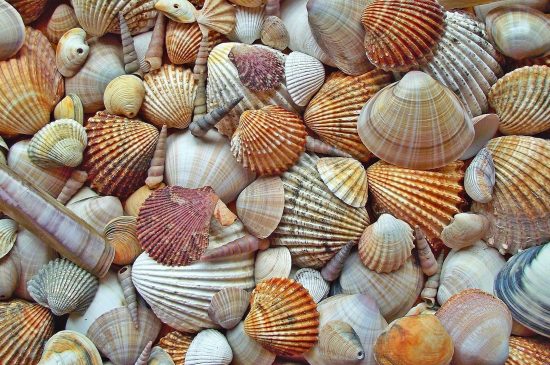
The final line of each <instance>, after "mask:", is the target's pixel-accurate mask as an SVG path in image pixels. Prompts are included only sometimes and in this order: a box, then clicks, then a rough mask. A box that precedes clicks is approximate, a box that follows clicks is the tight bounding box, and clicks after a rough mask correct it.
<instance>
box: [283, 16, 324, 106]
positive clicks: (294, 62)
mask: <svg viewBox="0 0 550 365" xmlns="http://www.w3.org/2000/svg"><path fill="white" fill-rule="evenodd" d="M277 19H278V18H277ZM285 77H286V85H287V88H288V92H289V94H290V96H291V97H292V100H293V101H294V103H296V105H299V106H306V105H307V104H308V103H309V101H310V100H311V98H312V97H313V96H314V95H315V94H316V93H317V91H318V90H319V89H320V88H321V86H323V83H324V82H325V67H324V66H323V64H322V63H321V62H319V61H318V60H317V59H316V58H314V57H311V56H309V55H307V54H305V53H301V52H291V53H290V54H289V55H288V57H287V58H286V61H285Z"/></svg>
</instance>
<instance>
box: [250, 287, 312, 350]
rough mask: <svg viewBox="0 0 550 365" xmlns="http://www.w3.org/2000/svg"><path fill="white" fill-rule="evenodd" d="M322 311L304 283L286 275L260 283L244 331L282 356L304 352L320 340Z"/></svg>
mask: <svg viewBox="0 0 550 365" xmlns="http://www.w3.org/2000/svg"><path fill="white" fill-rule="evenodd" d="M318 327H319V312H318V311H317V305H316V304H315V302H314V301H313V298H312V297H311V295H310V294H309V293H308V291H307V289H305V288H304V287H303V286H302V285H300V284H299V283H297V282H295V281H294V280H290V279H286V278H272V279H268V280H265V281H263V282H261V283H260V284H258V285H257V286H256V288H255V289H254V291H253V292H252V298H251V299H250V312H249V313H248V315H247V316H246V319H245V321H244V330H245V331H246V333H247V334H248V335H249V336H250V337H252V338H253V339H254V340H256V341H258V342H259V343H260V344H261V345H262V346H263V347H264V348H266V349H268V350H269V351H272V352H274V353H276V354H278V355H283V356H295V355H300V354H303V353H304V352H306V351H308V350H309V349H310V348H312V347H313V346H314V345H315V343H316V342H317V338H318V334H319V329H318Z"/></svg>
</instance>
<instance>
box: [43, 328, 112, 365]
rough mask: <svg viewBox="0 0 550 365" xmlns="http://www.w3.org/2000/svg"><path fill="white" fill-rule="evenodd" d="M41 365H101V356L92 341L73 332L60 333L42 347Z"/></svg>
mask: <svg viewBox="0 0 550 365" xmlns="http://www.w3.org/2000/svg"><path fill="white" fill-rule="evenodd" d="M39 364H41V365H54V364H55V365H102V364H103V361H101V355H100V354H99V351H97V348H96V347H95V345H94V344H93V342H92V341H90V339H89V338H88V337H86V336H84V335H83V334H81V333H78V332H75V331H68V330H65V331H60V332H57V333H56V334H55V335H53V336H52V337H51V338H50V339H49V340H48V342H46V344H45V345H44V352H43V353H42V357H41V358H40V362H39Z"/></svg>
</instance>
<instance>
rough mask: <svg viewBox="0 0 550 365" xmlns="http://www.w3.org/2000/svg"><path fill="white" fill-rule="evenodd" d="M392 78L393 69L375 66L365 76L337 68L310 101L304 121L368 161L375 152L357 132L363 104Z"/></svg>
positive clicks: (324, 138) (329, 140)
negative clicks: (387, 70) (350, 74)
mask: <svg viewBox="0 0 550 365" xmlns="http://www.w3.org/2000/svg"><path fill="white" fill-rule="evenodd" d="M391 80H392V76H391V74H389V73H386V72H383V71H380V70H373V71H370V72H367V73H365V74H363V75H361V76H347V75H345V74H344V73H342V72H339V71H338V72H333V73H332V74H330V76H329V77H328V78H327V80H326V82H325V83H324V85H323V86H322V87H321V89H320V90H319V92H318V93H317V94H316V95H315V96H314V97H313V99H312V100H311V101H310V102H309V105H308V107H307V109H306V111H305V113H304V122H305V124H306V125H307V126H308V127H309V128H311V130H313V131H314V132H315V133H316V134H317V135H318V136H319V138H320V139H321V140H322V141H323V142H326V143H328V144H330V145H333V146H335V147H338V148H339V149H341V150H342V151H344V152H348V153H350V154H351V155H352V156H353V157H354V158H356V159H358V160H360V161H363V162H366V161H368V159H369V158H370V157H371V156H372V154H371V153H370V152H369V150H367V148H366V147H365V146H364V145H363V143H362V142H361V139H360V138H359V134H358V133H357V120H358V117H359V113H360V112H361V108H363V105H365V103H366V102H367V100H369V99H370V98H371V97H372V96H373V95H374V94H375V93H377V92H378V91H379V90H381V89H382V88H383V87H384V86H386V85H388V84H389V83H390V82H391Z"/></svg>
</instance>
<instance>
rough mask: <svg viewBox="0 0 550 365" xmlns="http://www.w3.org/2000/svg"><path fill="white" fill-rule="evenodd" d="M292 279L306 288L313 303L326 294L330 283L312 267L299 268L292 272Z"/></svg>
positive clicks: (323, 297)
mask: <svg viewBox="0 0 550 365" xmlns="http://www.w3.org/2000/svg"><path fill="white" fill-rule="evenodd" d="M294 280H296V282H298V283H300V284H302V286H303V287H304V288H306V289H307V291H308V292H309V294H310V295H311V297H312V298H313V300H314V301H315V303H319V302H320V301H321V300H323V299H325V298H326V297H327V296H328V292H329V290H330V285H329V284H328V283H327V282H326V281H325V279H323V277H322V276H321V273H320V272H319V271H317V270H314V269H308V268H305V269H300V270H298V271H296V274H294Z"/></svg>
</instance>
